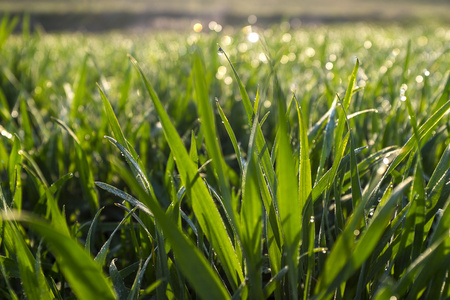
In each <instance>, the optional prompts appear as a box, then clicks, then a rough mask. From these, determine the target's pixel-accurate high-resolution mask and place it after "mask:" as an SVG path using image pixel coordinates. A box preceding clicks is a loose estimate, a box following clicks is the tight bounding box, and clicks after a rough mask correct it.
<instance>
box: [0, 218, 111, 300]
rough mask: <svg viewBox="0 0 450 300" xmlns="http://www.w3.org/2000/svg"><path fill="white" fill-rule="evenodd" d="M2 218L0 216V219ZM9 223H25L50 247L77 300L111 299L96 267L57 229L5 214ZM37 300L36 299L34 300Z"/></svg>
mask: <svg viewBox="0 0 450 300" xmlns="http://www.w3.org/2000/svg"><path fill="white" fill-rule="evenodd" d="M4 217H5V216H3V218H4ZM7 217H8V219H9V220H11V219H12V218H14V219H15V220H17V221H19V222H22V223H26V224H27V225H28V226H30V227H31V228H32V229H33V230H34V231H36V232H37V233H39V234H40V235H41V236H42V237H43V238H45V242H46V243H48V244H49V245H50V249H51V251H52V252H53V253H54V254H55V257H56V261H57V262H58V266H59V268H60V269H61V271H62V273H63V274H64V277H65V278H66V279H67V281H68V282H69V284H70V287H71V289H72V290H73V292H74V293H75V295H76V296H77V298H78V299H86V300H88V299H115V298H116V297H115V294H114V291H113V289H112V287H111V285H110V283H109V282H108V280H107V279H106V277H105V275H104V274H103V272H102V270H101V268H100V266H98V265H97V264H96V263H95V262H94V260H93V259H92V258H91V257H90V255H89V254H87V252H86V251H85V250H84V249H83V247H82V246H81V245H80V244H79V243H78V242H77V241H75V240H74V239H72V238H71V237H69V236H67V235H66V234H64V233H61V231H60V229H56V228H54V227H53V226H52V225H49V224H47V223H44V222H43V221H41V220H39V219H37V218H36V217H33V216H31V215H28V214H25V213H24V212H22V214H21V215H20V216H18V215H8V216H7ZM43 282H46V281H45V280H44V281H43ZM36 299H40V297H38V298H36Z"/></svg>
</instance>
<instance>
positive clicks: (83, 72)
mask: <svg viewBox="0 0 450 300" xmlns="http://www.w3.org/2000/svg"><path fill="white" fill-rule="evenodd" d="M88 58H89V54H88V53H86V54H85V56H84V59H83V63H82V65H81V68H80V71H79V73H78V78H77V81H76V83H75V93H74V95H73V99H72V107H71V110H70V117H71V119H72V120H76V119H77V117H78V116H77V115H78V109H79V107H80V106H81V105H82V104H83V102H84V98H85V95H86V79H87V78H86V77H87V62H88Z"/></svg>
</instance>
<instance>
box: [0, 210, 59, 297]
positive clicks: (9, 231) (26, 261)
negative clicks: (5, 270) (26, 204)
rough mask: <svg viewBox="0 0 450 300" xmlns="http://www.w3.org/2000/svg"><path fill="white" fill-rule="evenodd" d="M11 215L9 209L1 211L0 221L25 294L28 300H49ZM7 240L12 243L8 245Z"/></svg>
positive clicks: (46, 287) (31, 256) (43, 280)
mask: <svg viewBox="0 0 450 300" xmlns="http://www.w3.org/2000/svg"><path fill="white" fill-rule="evenodd" d="M13 214H14V213H12V212H11V211H9V209H8V210H7V212H6V211H3V215H2V219H4V221H5V223H4V224H3V226H2V227H3V232H4V235H5V238H6V243H7V244H6V247H7V248H9V249H10V250H12V252H13V253H15V255H16V261H15V263H17V265H18V268H19V274H20V279H21V282H22V284H23V286H24V291H25V294H26V296H27V297H28V298H29V299H41V298H42V297H43V298H48V299H51V298H53V297H54V295H53V293H52V291H51V290H50V287H49V286H48V284H47V281H46V279H45V277H44V274H43V272H42V269H41V268H40V265H39V264H37V263H36V262H37V260H36V258H35V257H34V256H33V254H32V253H31V251H30V249H29V247H28V245H27V244H26V242H25V240H24V239H23V237H22V236H21V233H20V230H19V228H18V227H17V226H16V224H14V221H13ZM9 218H11V219H9ZM8 221H10V222H8ZM8 240H10V241H12V242H13V243H11V244H10V245H8Z"/></svg>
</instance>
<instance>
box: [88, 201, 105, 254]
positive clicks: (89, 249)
mask: <svg viewBox="0 0 450 300" xmlns="http://www.w3.org/2000/svg"><path fill="white" fill-rule="evenodd" d="M103 209H104V207H102V208H100V209H99V210H98V211H97V213H96V214H95V217H94V219H93V220H92V223H91V226H89V231H88V233H87V236H86V244H85V246H84V248H85V249H86V251H87V253H92V252H91V250H92V249H91V240H92V235H93V234H95V230H96V228H97V223H98V219H99V217H100V214H101V212H102V211H103Z"/></svg>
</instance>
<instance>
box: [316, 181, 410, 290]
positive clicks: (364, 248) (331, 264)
mask: <svg viewBox="0 0 450 300" xmlns="http://www.w3.org/2000/svg"><path fill="white" fill-rule="evenodd" d="M410 182H411V179H409V180H406V181H403V182H402V183H401V184H400V185H399V186H398V187H396V189H395V190H394V191H393V193H392V194H391V195H390V197H389V200H388V201H386V203H385V204H384V205H383V206H382V207H380V208H379V209H378V212H377V214H376V215H375V216H374V218H373V220H372V222H371V223H370V224H369V226H368V227H367V228H366V229H365V231H364V233H363V234H362V236H361V237H360V239H359V240H358V242H357V243H356V244H354V239H355V230H357V229H356V228H357V227H356V225H357V224H358V223H359V222H358V220H357V219H358V217H357V216H356V214H357V213H358V212H355V214H354V215H353V216H352V220H351V221H350V222H349V223H348V225H347V226H346V228H345V230H344V232H343V233H342V234H341V235H340V236H339V237H338V239H337V241H336V243H335V244H334V246H333V248H332V249H331V251H330V254H329V256H328V258H327V261H326V265H325V269H324V270H323V272H322V276H321V277H320V278H319V282H318V283H317V286H316V291H315V292H316V294H317V295H318V296H317V297H318V299H324V298H327V295H330V293H331V292H332V291H333V290H334V289H336V288H337V287H338V286H339V285H340V284H341V283H343V282H345V281H346V280H347V279H348V278H349V277H350V276H351V275H352V274H353V273H354V272H355V271H356V270H358V268H359V267H360V266H361V265H362V263H363V262H364V260H366V259H367V257H368V256H369V255H370V253H371V252H372V251H373V249H374V248H375V247H376V246H377V242H378V240H379V239H380V238H381V236H382V234H383V232H384V231H385V229H386V227H387V225H388V222H389V220H390V218H391V216H392V212H393V211H394V209H395V206H396V204H397V199H398V198H399V197H400V196H402V195H403V192H404V190H405V188H406V187H408V185H409V184H410ZM361 207H362V209H363V207H364V204H363V203H360V204H359V207H358V208H357V210H360V209H361ZM355 220H356V221H355ZM358 234H359V232H358Z"/></svg>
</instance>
